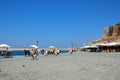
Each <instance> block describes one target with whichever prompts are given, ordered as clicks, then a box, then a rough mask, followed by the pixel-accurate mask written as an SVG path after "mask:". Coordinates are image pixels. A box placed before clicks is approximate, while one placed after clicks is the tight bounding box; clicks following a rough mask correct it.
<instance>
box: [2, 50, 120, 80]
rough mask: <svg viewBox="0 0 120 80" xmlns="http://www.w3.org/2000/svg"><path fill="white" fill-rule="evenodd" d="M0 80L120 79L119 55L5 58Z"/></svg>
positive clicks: (96, 54) (82, 53)
mask: <svg viewBox="0 0 120 80" xmlns="http://www.w3.org/2000/svg"><path fill="white" fill-rule="evenodd" d="M0 80H120V53H88V52H76V53H73V54H64V55H59V56H44V55H39V57H38V60H35V61H34V60H31V58H30V57H24V56H14V57H13V58H3V59H0Z"/></svg>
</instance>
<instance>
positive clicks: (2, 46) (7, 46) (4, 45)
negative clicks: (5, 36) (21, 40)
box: [0, 44, 10, 48]
mask: <svg viewBox="0 0 120 80" xmlns="http://www.w3.org/2000/svg"><path fill="white" fill-rule="evenodd" d="M0 47H1V48H9V47H10V46H9V45H7V44H0Z"/></svg>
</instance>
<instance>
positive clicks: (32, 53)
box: [24, 49, 39, 60]
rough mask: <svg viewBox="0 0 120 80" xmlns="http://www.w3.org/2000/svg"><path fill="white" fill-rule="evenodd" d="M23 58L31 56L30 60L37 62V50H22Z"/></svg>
mask: <svg viewBox="0 0 120 80" xmlns="http://www.w3.org/2000/svg"><path fill="white" fill-rule="evenodd" d="M24 53H25V56H31V57H32V58H31V60H37V56H38V55H39V53H38V49H31V50H24Z"/></svg>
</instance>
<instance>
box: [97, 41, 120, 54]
mask: <svg viewBox="0 0 120 80" xmlns="http://www.w3.org/2000/svg"><path fill="white" fill-rule="evenodd" d="M96 45H97V46H98V47H99V49H100V51H101V52H120V42H111V43H106V44H103V43H101V44H96Z"/></svg>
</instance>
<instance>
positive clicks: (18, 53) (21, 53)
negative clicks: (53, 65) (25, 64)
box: [10, 50, 69, 56]
mask: <svg viewBox="0 0 120 80" xmlns="http://www.w3.org/2000/svg"><path fill="white" fill-rule="evenodd" d="M10 53H11V55H12V56H24V55H25V54H24V50H12V51H10ZM67 53H69V50H60V54H67ZM39 54H42V55H44V52H43V51H42V50H41V51H39Z"/></svg>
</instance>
